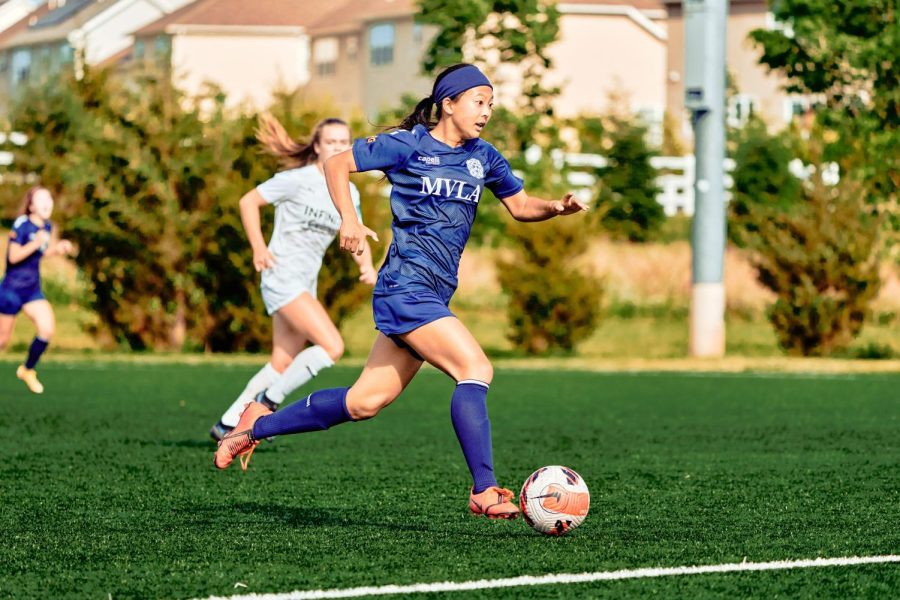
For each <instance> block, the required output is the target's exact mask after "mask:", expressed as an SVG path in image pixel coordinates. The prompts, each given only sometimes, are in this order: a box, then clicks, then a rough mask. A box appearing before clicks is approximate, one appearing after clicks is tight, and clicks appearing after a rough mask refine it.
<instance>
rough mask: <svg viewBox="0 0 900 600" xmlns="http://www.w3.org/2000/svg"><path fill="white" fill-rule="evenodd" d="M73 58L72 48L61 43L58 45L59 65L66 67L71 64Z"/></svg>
mask: <svg viewBox="0 0 900 600" xmlns="http://www.w3.org/2000/svg"><path fill="white" fill-rule="evenodd" d="M73 58H74V51H73V50H72V46H70V45H69V44H67V43H65V42H63V43H62V44H60V45H59V62H60V63H61V64H64V65H67V64H69V63H71V62H72V59H73Z"/></svg>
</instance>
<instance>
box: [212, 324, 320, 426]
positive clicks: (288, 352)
mask: <svg viewBox="0 0 900 600" xmlns="http://www.w3.org/2000/svg"><path fill="white" fill-rule="evenodd" d="M305 345H306V338H305V337H303V336H302V335H301V334H299V333H297V332H296V331H294V330H293V329H292V328H291V326H290V324H289V323H288V322H287V321H286V320H285V319H284V318H283V317H281V316H279V314H278V313H277V312H276V313H275V314H274V315H272V356H271V359H270V360H269V362H268V363H266V364H265V365H264V366H263V367H262V368H261V369H260V370H259V371H257V372H256V374H254V375H253V377H251V378H250V380H249V381H248V382H247V385H246V386H245V387H244V389H243V390H242V391H241V393H240V395H238V397H237V398H236V399H235V400H234V402H232V403H231V406H229V407H228V409H227V410H226V411H225V412H224V413H223V414H222V417H221V418H220V419H219V422H218V423H216V424H215V425H213V426H212V428H210V430H209V435H210V437H211V438H212V439H213V440H215V441H217V442H218V441H221V440H222V438H224V437H225V436H226V435H228V434H229V433H231V432H232V431H233V430H234V428H235V426H236V425H237V423H238V419H239V418H240V416H241V412H243V410H244V407H245V406H246V405H247V403H248V402H253V401H254V400H256V398H257V397H258V396H259V394H260V393H261V392H265V391H266V390H267V389H269V388H270V387H271V386H272V385H273V384H274V383H275V382H276V381H277V380H278V378H279V377H280V376H281V373H283V372H284V370H285V369H287V368H288V366H289V365H290V364H291V361H292V360H293V359H294V356H296V355H297V354H298V353H299V352H300V351H301V350H302V349H303V346H305ZM266 408H268V409H269V410H272V409H273V406H271V405H266Z"/></svg>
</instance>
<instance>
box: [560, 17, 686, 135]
mask: <svg viewBox="0 0 900 600" xmlns="http://www.w3.org/2000/svg"><path fill="white" fill-rule="evenodd" d="M557 8H558V9H559V11H560V13H561V16H560V23H559V25H560V31H559V41H557V42H556V43H555V44H554V45H553V46H552V47H551V48H550V51H549V55H550V58H551V59H552V60H553V69H552V71H551V72H550V73H549V74H548V77H547V83H548V84H551V85H559V86H560V87H561V89H562V92H561V94H560V96H559V98H558V100H557V104H556V112H557V113H558V114H560V115H562V116H566V117H570V116H575V115H578V114H581V113H599V112H604V111H605V110H606V108H607V105H608V103H609V100H610V97H611V96H612V95H615V96H617V97H619V98H620V99H621V101H622V102H625V103H627V107H628V108H630V109H631V111H632V112H635V113H640V114H643V115H644V116H645V117H647V118H648V119H649V120H651V121H657V120H660V119H661V118H662V114H663V111H664V109H665V102H666V89H665V72H666V46H667V38H668V35H667V14H666V11H665V8H664V7H663V5H662V3H661V2H659V1H658V0H563V1H560V2H559V3H558V4H557Z"/></svg>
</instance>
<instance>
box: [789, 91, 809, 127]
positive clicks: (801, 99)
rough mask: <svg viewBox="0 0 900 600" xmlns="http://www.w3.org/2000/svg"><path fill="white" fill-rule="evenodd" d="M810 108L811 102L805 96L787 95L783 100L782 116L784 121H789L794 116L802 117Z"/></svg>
mask: <svg viewBox="0 0 900 600" xmlns="http://www.w3.org/2000/svg"><path fill="white" fill-rule="evenodd" d="M811 108H812V103H811V102H810V101H809V98H808V97H806V96H789V97H788V98H785V100H784V110H783V114H782V117H783V118H784V122H785V123H790V122H791V121H793V120H794V118H795V117H802V116H803V115H805V114H806V113H807V112H809V111H810V109H811Z"/></svg>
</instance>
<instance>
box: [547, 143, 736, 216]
mask: <svg viewBox="0 0 900 600" xmlns="http://www.w3.org/2000/svg"><path fill="white" fill-rule="evenodd" d="M553 158H554V161H556V163H557V165H558V166H559V167H562V166H563V165H566V166H568V167H571V168H576V169H577V168H585V167H587V168H603V167H605V166H606V165H607V164H608V161H607V160H606V158H604V157H603V156H599V155H597V154H576V153H571V152H569V153H562V152H560V153H558V154H556V155H554V156H553ZM650 165H651V166H652V167H653V168H654V169H657V170H660V171H663V172H662V173H661V174H660V175H659V176H658V177H657V178H656V185H658V186H659V193H658V194H657V195H656V201H657V202H659V203H660V204H661V205H662V207H663V211H664V212H665V213H666V215H667V216H669V217H673V216H675V215H677V214H679V213H681V214H684V215H688V216H692V215H693V214H694V168H695V167H694V157H693V155H689V156H654V157H652V158H650ZM732 169H734V161H733V160H732V159H730V158H726V159H725V189H726V190H727V189H731V186H732V184H733V183H734V182H733V181H732V179H731V176H730V175H728V172H729V171H731V170H732ZM568 182H569V185H571V186H573V187H575V188H576V193H579V192H580V194H579V195H580V196H581V197H582V198H584V199H587V198H589V197H590V194H591V191H590V188H593V186H594V185H595V184H596V183H597V178H596V176H595V175H594V174H593V173H588V172H585V171H577V170H576V171H570V172H569V175H568ZM730 196H731V194H730V193H728V192H726V194H725V201H726V202H727V201H728V199H729V197H730Z"/></svg>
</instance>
